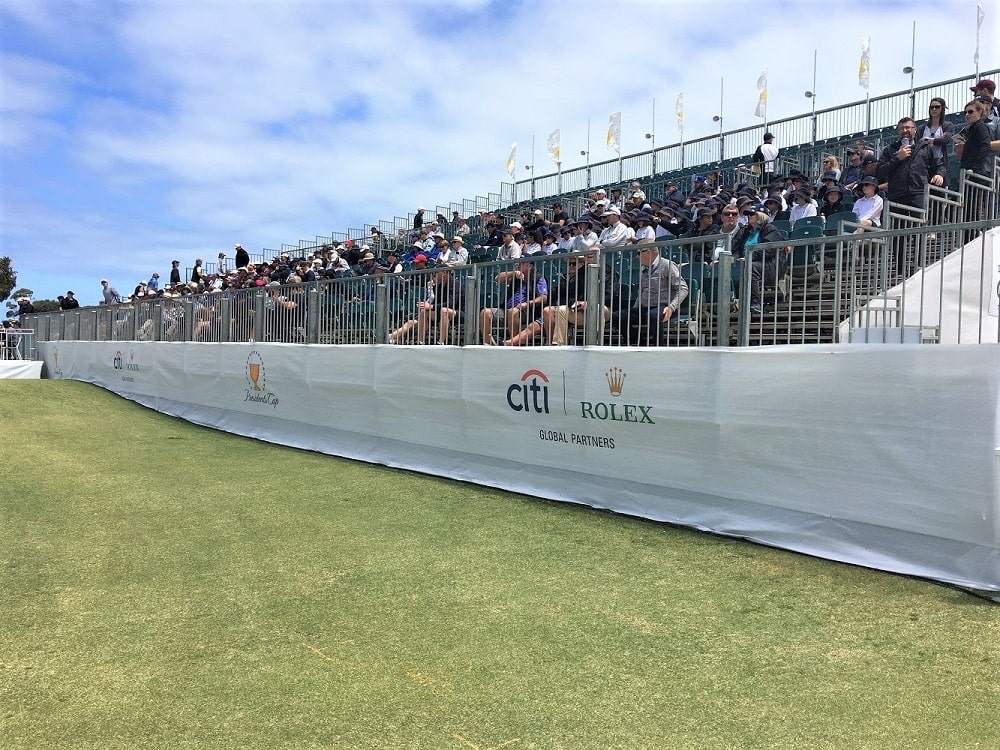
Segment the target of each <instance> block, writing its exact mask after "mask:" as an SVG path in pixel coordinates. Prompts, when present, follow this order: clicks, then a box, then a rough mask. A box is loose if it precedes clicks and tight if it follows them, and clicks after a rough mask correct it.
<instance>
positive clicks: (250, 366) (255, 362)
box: [243, 350, 278, 408]
mask: <svg viewBox="0 0 1000 750" xmlns="http://www.w3.org/2000/svg"><path fill="white" fill-rule="evenodd" d="M246 379H247V386H248V387H247V388H246V390H245V396H244V398H243V400H244V401H248V402H252V403H256V404H266V405H267V406H270V407H272V408H277V406H278V397H277V395H275V394H274V393H272V392H271V391H269V390H267V375H266V373H265V371H264V359H263V358H262V357H261V356H260V352H258V351H257V350H254V351H252V352H250V356H248V357H247V366H246Z"/></svg>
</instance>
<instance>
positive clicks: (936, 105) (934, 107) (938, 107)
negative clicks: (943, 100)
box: [930, 104, 941, 109]
mask: <svg viewBox="0 0 1000 750" xmlns="http://www.w3.org/2000/svg"><path fill="white" fill-rule="evenodd" d="M930 109H941V105H940V104H932V105H931V106H930Z"/></svg>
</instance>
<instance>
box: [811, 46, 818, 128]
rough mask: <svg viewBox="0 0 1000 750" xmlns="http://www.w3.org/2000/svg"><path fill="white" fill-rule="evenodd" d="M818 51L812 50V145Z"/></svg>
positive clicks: (814, 122)
mask: <svg viewBox="0 0 1000 750" xmlns="http://www.w3.org/2000/svg"><path fill="white" fill-rule="evenodd" d="M817 54H818V50H815V49H814V50H813V87H812V97H810V98H811V99H812V145H813V146H815V145H816V59H817Z"/></svg>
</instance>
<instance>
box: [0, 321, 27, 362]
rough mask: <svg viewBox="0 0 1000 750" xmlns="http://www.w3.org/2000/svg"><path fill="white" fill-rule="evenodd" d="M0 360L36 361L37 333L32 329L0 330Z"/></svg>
mask: <svg viewBox="0 0 1000 750" xmlns="http://www.w3.org/2000/svg"><path fill="white" fill-rule="evenodd" d="M0 359H35V332H34V331H33V330H31V329H30V328H3V329H0Z"/></svg>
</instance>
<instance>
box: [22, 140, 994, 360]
mask: <svg viewBox="0 0 1000 750" xmlns="http://www.w3.org/2000/svg"><path fill="white" fill-rule="evenodd" d="M997 166H998V167H1000V160H998V162H997ZM998 176H1000V169H998V170H997V171H996V172H995V173H994V177H993V178H990V179H987V178H983V177H980V176H977V175H974V174H971V173H967V172H963V173H961V174H960V175H959V180H958V186H957V190H951V189H948V188H945V187H933V186H928V187H927V188H926V190H925V194H924V196H923V205H924V206H926V208H921V209H915V208H912V207H908V206H902V205H899V204H895V203H887V205H886V208H885V212H884V217H883V227H884V228H882V229H875V228H872V227H861V226H860V225H859V224H858V223H857V221H856V217H854V216H853V214H850V213H848V214H846V216H847V217H848V218H847V220H846V221H844V220H838V221H836V222H831V225H830V226H824V225H823V223H822V220H820V219H814V220H811V221H808V222H807V221H805V220H802V221H801V222H800V223H799V224H801V226H800V225H799V224H797V225H796V227H795V228H794V229H792V230H791V235H790V236H789V238H788V239H786V240H783V241H781V242H777V243H770V244H760V245H757V246H755V247H754V248H753V249H752V250H751V251H750V252H749V253H748V255H747V257H746V258H745V259H740V258H734V257H733V255H732V253H731V250H732V245H731V240H732V238H731V236H730V235H718V236H713V237H700V238H698V239H697V240H689V239H683V238H682V239H674V240H669V241H663V242H658V243H655V244H654V245H653V247H655V253H651V254H646V255H643V253H644V252H645V250H646V248H648V247H649V246H647V245H626V246H625V247H622V248H615V249H612V250H604V251H599V252H594V253H589V254H579V253H571V254H553V255H535V256H531V257H528V258H523V259H518V260H514V261H501V260H496V259H495V252H496V250H495V249H493V250H490V249H488V248H483V249H482V250H480V251H477V252H478V253H479V254H478V255H476V256H474V257H473V260H474V263H473V264H472V265H468V266H460V267H438V268H431V269H425V270H409V271H404V272H402V273H399V274H391V273H377V274H374V275H370V276H352V277H349V278H333V279H324V280H321V281H318V282H311V283H307V284H275V283H271V284H268V285H267V286H260V287H254V288H250V289H238V290H231V291H228V292H219V293H210V294H186V295H184V296H180V297H157V298H153V299H150V298H141V299H138V300H135V301H132V302H128V303H123V304H116V305H110V306H105V305H102V306H98V307H89V308H80V309H77V310H72V311H66V312H52V313H35V314H32V315H26V316H23V317H22V321H21V322H22V325H23V326H25V327H26V328H28V327H30V328H32V329H34V331H35V336H36V337H37V340H39V341H57V340H64V339H65V340H87V341H133V340H147V341H201V342H229V341H266V342H282V343H304V344H376V343H387V342H388V343H414V344H420V343H444V344H451V345H472V344H480V343H485V344H493V343H496V344H506V345H510V346H550V345H562V344H577V345H587V346H619V345H641V346H657V347H671V346H731V345H736V346H754V345H768V344H795V343H799V344H805V343H833V342H848V341H858V340H866V341H867V340H872V338H871V337H872V336H875V338H879V337H881V340H900V341H911V340H920V341H952V340H961V341H965V342H967V341H996V340H997V333H998V330H1000V323H998V320H1000V319H998V318H997V317H996V315H997V313H996V310H997V308H998V307H1000V305H998V300H997V294H998V286H997V281H996V280H994V279H993V278H992V276H991V275H990V272H991V268H992V266H997V268H996V269H994V270H995V271H996V273H997V275H998V279H1000V265H998V261H996V260H994V258H993V257H988V253H987V246H986V239H985V237H986V232H987V231H988V230H990V229H992V228H995V227H997V226H998V225H1000V210H998V204H997V196H998V192H1000V191H998V187H1000V185H998V182H1000V179H998ZM997 252H998V253H1000V250H998V251H997ZM491 253H493V254H491ZM656 256H659V257H661V258H662V259H663V261H662V262H661V264H662V265H663V266H664V267H665V268H666V272H667V274H668V275H669V276H670V278H671V281H670V283H669V284H664V285H663V286H661V287H657V292H656V293H655V294H653V295H652V296H650V295H649V293H648V292H647V291H646V290H647V289H648V287H649V284H648V283H647V282H648V278H649V277H648V276H644V274H649V271H648V270H644V269H647V268H648V266H649V263H650V262H651V261H652V260H653V259H654V258H655V257H656ZM977 259H978V260H977ZM956 264H957V267H958V268H960V269H963V270H962V271H961V273H959V274H958V277H957V278H958V279H959V280H960V283H959V285H958V287H957V288H955V287H954V284H953V282H954V278H955V274H956V271H955V268H956ZM991 264H992V265H991ZM973 267H975V268H976V269H979V270H980V271H981V273H979V275H975V274H973V275H971V276H970V275H969V274H968V273H966V270H967V269H969V268H973ZM681 280H683V281H681ZM682 290H683V291H682ZM970 295H971V296H970ZM640 297H641V299H640ZM678 297H679V298H678ZM667 305H670V306H671V315H670V316H669V319H668V320H666V321H663V320H662V319H661V318H662V316H660V315H658V314H657V315H653V316H652V317H650V310H652V311H654V312H655V313H663V312H665V311H664V307H665V306H667ZM970 316H971V318H970ZM973 318H974V319H976V320H977V321H978V322H977V323H976V324H975V330H976V331H977V332H978V333H977V335H976V336H973V335H972V334H970V333H969V331H970V330H972V328H970V326H972V325H973V324H972V323H970V322H969V321H970V320H971V319H973ZM897 324H898V325H897ZM956 326H957V327H958V328H962V327H963V326H964V327H965V329H966V330H965V333H964V334H963V335H958V334H956V333H955V331H954V330H953V329H954V328H955V327H956ZM904 328H905V329H906V330H905V332H904V330H903V329H904ZM875 329H881V330H882V333H879V334H871V333H862V331H871V330H875ZM889 329H893V332H892V333H891V334H890V333H888V330H889ZM914 330H917V331H920V333H919V335H917V334H914V333H913V331H914ZM931 332H933V333H932V334H931ZM904 333H905V335H904ZM914 336H916V339H914ZM893 337H896V338H895V339H893ZM908 337H909V338H908Z"/></svg>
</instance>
